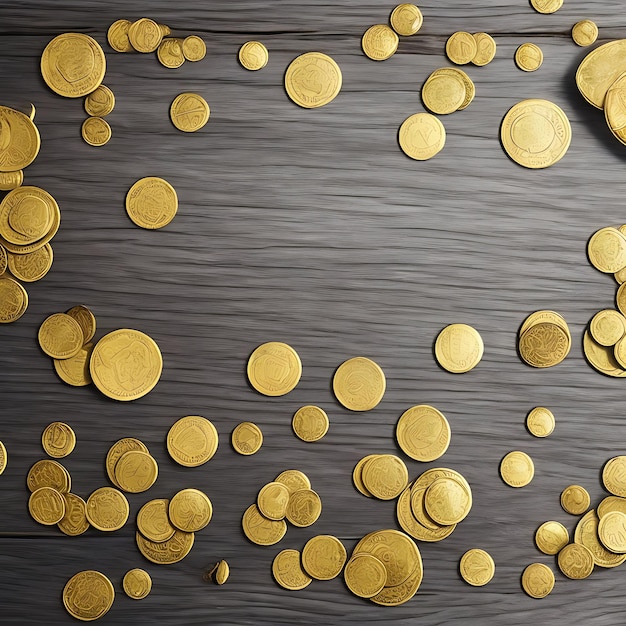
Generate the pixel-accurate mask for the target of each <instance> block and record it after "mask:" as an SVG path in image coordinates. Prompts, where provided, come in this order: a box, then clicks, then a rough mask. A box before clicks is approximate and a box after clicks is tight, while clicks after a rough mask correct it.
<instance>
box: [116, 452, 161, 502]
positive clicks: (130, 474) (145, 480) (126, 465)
mask: <svg viewBox="0 0 626 626" xmlns="http://www.w3.org/2000/svg"><path fill="white" fill-rule="evenodd" d="M113 471H114V472H115V481H116V483H117V485H118V487H119V488H120V489H122V490H123V491H127V492H128V493H141V492H143V491H147V490H148V489H150V487H152V485H154V483H155V482H156V479H157V477H158V475H159V466H158V465H157V462H156V461H155V460H154V458H153V457H152V456H150V454H148V453H147V452H143V451H140V450H129V451H128V452H125V453H124V454H123V455H122V456H121V457H120V458H119V460H118V462H117V463H116V464H115V468H114V470H113Z"/></svg>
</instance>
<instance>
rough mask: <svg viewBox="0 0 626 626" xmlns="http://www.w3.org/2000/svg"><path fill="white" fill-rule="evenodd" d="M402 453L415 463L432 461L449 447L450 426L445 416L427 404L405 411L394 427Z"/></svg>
mask: <svg viewBox="0 0 626 626" xmlns="http://www.w3.org/2000/svg"><path fill="white" fill-rule="evenodd" d="M396 440H397V441H398V445H399V446H400V448H402V451H403V452H404V453H405V454H406V455H407V456H410V457H411V458H412V459H415V460H416V461H424V462H428V461H434V460H435V459H438V458H439V457H440V456H442V455H443V454H444V453H445V451H446V450H447V449H448V446H449V445H450V424H449V423H448V420H447V419H446V417H445V415H444V414H443V413H442V412H441V411H438V410H437V409H436V408H435V407H432V406H429V405H427V404H421V405H418V406H413V407H411V408H410V409H407V410H406V411H405V412H404V413H403V414H402V415H401V416H400V419H399V420H398V423H397V425H396Z"/></svg>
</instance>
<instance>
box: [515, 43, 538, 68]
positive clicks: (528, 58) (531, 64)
mask: <svg viewBox="0 0 626 626" xmlns="http://www.w3.org/2000/svg"><path fill="white" fill-rule="evenodd" d="M542 64H543V51H542V50H541V48H540V47H539V46H538V45H536V44H534V43H523V44H522V45H521V46H519V48H518V49H517V50H516V51H515V65H517V67H519V68H520V70H523V71H524V72H535V71H537V70H538V69H539V68H540V67H541V65H542Z"/></svg>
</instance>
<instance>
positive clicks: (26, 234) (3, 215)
mask: <svg viewBox="0 0 626 626" xmlns="http://www.w3.org/2000/svg"><path fill="white" fill-rule="evenodd" d="M58 211H59V206H58V204H57V202H56V200H55V199H54V198H53V197H52V196H51V195H50V194H49V193H48V192H47V191H45V190H44V189H40V188H39V187H32V186H30V185H27V186H25V187H18V188H17V189H14V190H13V191H10V192H9V193H8V194H7V195H6V196H5V197H4V198H3V200H2V203H0V236H1V237H2V239H4V240H5V241H6V242H7V243H8V244H13V245H17V246H19V248H17V249H18V250H19V252H18V253H17V254H27V253H29V252H32V251H33V250H36V249H37V248H40V247H42V246H43V245H44V244H45V243H47V242H44V243H42V244H41V245H39V243H40V242H41V241H42V240H43V239H45V238H46V236H47V234H48V233H49V232H50V231H51V230H52V228H53V226H54V224H55V221H56V216H57V213H58ZM29 245H30V246H31V247H28V248H26V249H24V247H26V246H29ZM5 247H6V248H7V249H8V250H9V252H13V251H14V250H15V249H16V248H14V247H9V246H7V245H5Z"/></svg>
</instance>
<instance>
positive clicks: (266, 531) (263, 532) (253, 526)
mask: <svg viewBox="0 0 626 626" xmlns="http://www.w3.org/2000/svg"><path fill="white" fill-rule="evenodd" d="M241 526H242V528H243V532H244V534H245V535H246V537H247V538H248V539H249V540H250V541H252V543H256V544H257V545H260V546H273V545H274V544H275V543H278V542H279V541H280V540H281V539H282V538H283V537H284V536H285V533H286V532H287V523H286V522H285V520H278V521H274V520H270V519H267V518H266V517H264V516H263V515H262V514H261V511H259V508H258V507H257V505H256V504H252V505H250V506H249V507H248V508H247V509H246V511H245V512H244V514H243V518H242V520H241Z"/></svg>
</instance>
